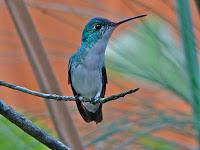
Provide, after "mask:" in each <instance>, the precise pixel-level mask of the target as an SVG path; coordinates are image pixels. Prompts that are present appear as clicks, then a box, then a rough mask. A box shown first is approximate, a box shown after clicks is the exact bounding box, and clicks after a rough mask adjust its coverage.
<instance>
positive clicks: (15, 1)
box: [5, 0, 83, 150]
mask: <svg viewBox="0 0 200 150" xmlns="http://www.w3.org/2000/svg"><path fill="white" fill-rule="evenodd" d="M5 2H6V5H7V7H8V10H9V12H10V14H11V17H12V19H13V21H14V24H15V26H16V29H17V31H18V34H19V36H20V38H21V41H22V43H23V46H24V48H25V51H26V54H27V57H28V60H29V61H30V64H31V65H32V68H33V71H34V73H35V76H36V78H37V81H38V84H39V86H40V88H41V90H42V91H43V92H46V93H56V94H60V95H62V94H61V91H60V89H59V85H58V82H57V80H56V78H55V75H54V73H53V70H52V68H51V66H50V63H49V61H48V58H47V54H46V52H45V50H44V48H43V45H42V43H41V41H40V39H39V36H38V34H37V32H36V29H35V27H34V24H33V21H32V19H31V16H30V14H29V12H28V9H27V8H26V6H25V3H24V2H23V0H6V1H5ZM46 103H47V106H48V109H49V112H50V114H51V118H52V120H53V122H54V125H55V127H56V129H57V132H58V135H59V137H60V139H61V141H62V142H63V143H65V144H67V145H70V147H71V148H72V149H74V150H81V149H83V147H82V144H81V141H80V138H79V136H78V133H77V130H76V128H75V126H74V124H73V121H72V119H71V117H70V114H69V111H68V109H67V106H66V105H65V103H64V102H53V101H52V102H50V101H46Z"/></svg>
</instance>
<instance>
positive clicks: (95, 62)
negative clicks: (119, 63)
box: [79, 39, 108, 69]
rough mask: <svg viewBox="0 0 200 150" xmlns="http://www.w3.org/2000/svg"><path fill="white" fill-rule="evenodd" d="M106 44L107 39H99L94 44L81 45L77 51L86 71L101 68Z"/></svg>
mask: <svg viewBox="0 0 200 150" xmlns="http://www.w3.org/2000/svg"><path fill="white" fill-rule="evenodd" d="M107 44H108V40H107V39H99V40H98V41H96V43H91V45H88V43H87V45H84V43H82V46H81V48H80V49H79V54H80V55H81V56H82V60H81V63H82V64H83V65H84V66H86V67H87V68H88V69H97V68H101V67H102V66H103V65H104V60H105V50H106V47H107Z"/></svg>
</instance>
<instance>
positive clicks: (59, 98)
mask: <svg viewBox="0 0 200 150" xmlns="http://www.w3.org/2000/svg"><path fill="white" fill-rule="evenodd" d="M0 86H5V87H8V88H11V89H14V90H17V91H21V92H24V93H28V94H31V95H34V96H38V97H42V98H45V99H51V100H57V101H77V100H79V101H81V102H91V99H88V98H84V97H74V96H61V95H57V94H46V93H41V92H37V91H33V90H29V89H27V88H24V87H21V86H17V85H14V84H11V83H8V82H5V81H1V80H0ZM138 90H139V88H136V89H131V90H128V91H125V92H122V93H119V94H115V95H111V96H109V97H106V98H98V99H96V100H95V101H92V102H91V103H107V102H109V101H112V100H117V99H119V98H120V97H124V96H126V95H128V94H132V93H135V92H136V91H138Z"/></svg>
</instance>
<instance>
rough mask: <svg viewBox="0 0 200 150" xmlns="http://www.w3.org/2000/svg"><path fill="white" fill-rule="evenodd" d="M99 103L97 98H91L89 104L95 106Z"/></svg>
mask: <svg viewBox="0 0 200 150" xmlns="http://www.w3.org/2000/svg"><path fill="white" fill-rule="evenodd" d="M98 102H99V98H98V97H93V98H91V103H92V104H96V103H98Z"/></svg>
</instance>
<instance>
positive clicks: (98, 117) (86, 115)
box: [76, 101, 103, 123]
mask: <svg viewBox="0 0 200 150" xmlns="http://www.w3.org/2000/svg"><path fill="white" fill-rule="evenodd" d="M76 105H77V107H78V110H79V112H80V114H81V116H82V118H83V119H84V120H85V121H86V122H91V121H95V122H96V123H99V122H101V121H102V120H103V115H102V104H100V106H99V108H98V109H97V111H96V112H95V113H93V112H90V111H88V110H87V108H85V106H84V105H83V104H82V103H81V102H79V101H76Z"/></svg>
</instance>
